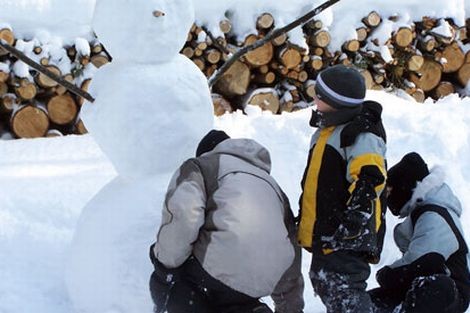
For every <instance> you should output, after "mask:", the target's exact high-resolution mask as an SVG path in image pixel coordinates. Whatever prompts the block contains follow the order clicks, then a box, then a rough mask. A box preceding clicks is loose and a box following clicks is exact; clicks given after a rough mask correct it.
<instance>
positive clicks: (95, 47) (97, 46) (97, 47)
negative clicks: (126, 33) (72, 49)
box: [91, 43, 104, 54]
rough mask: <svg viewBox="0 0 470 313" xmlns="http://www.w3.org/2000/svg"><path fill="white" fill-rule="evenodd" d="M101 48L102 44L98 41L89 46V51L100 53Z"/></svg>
mask: <svg viewBox="0 0 470 313" xmlns="http://www.w3.org/2000/svg"><path fill="white" fill-rule="evenodd" d="M103 50H104V49H103V45H102V44H100V43H98V44H95V45H93V46H92V48H91V52H92V53H93V54H100V53H101V52H103Z"/></svg>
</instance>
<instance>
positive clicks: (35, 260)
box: [0, 91, 470, 313]
mask: <svg viewBox="0 0 470 313" xmlns="http://www.w3.org/2000/svg"><path fill="white" fill-rule="evenodd" d="M368 98H370V99H375V100H379V101H380V102H381V103H382V104H383V105H384V123H385V126H386V128H387V130H388V162H389V164H390V165H393V164H394V163H395V162H398V161H399V160H400V159H401V157H402V156H403V155H404V154H405V153H407V152H409V151H418V152H419V153H421V154H422V155H423V157H424V158H425V160H426V161H427V162H428V164H429V165H430V166H434V165H438V164H440V165H443V166H444V168H445V169H446V170H447V173H448V175H447V176H448V178H449V183H450V185H451V187H452V188H453V189H454V191H455V192H456V194H457V195H458V196H459V197H460V199H461V201H462V203H463V207H464V213H463V216H462V218H461V221H462V223H463V227H464V230H465V232H466V238H467V240H469V239H470V237H469V234H470V211H469V208H470V194H468V188H469V187H470V178H469V177H470V158H469V155H470V129H469V128H470V126H469V125H470V99H469V98H464V99H460V98H458V97H457V96H456V95H452V96H449V97H446V98H444V99H442V100H440V101H439V102H437V103H432V102H427V103H425V104H418V103H416V102H414V101H411V100H408V99H402V98H399V97H397V96H394V95H392V94H387V93H385V92H374V91H369V92H368ZM247 112H248V115H244V114H242V113H241V112H240V111H237V112H235V113H233V114H226V115H224V116H222V117H220V118H217V119H216V121H215V126H216V127H217V128H220V129H224V130H225V131H226V132H227V133H228V134H229V135H231V136H232V137H248V138H254V139H256V140H258V141H259V142H260V143H261V144H263V145H264V146H266V147H267V148H268V149H269V151H270V152H271V156H272V162H273V175H274V177H275V178H276V179H277V180H278V182H279V183H280V185H281V186H282V187H283V189H284V190H285V191H286V193H287V195H288V196H289V198H290V201H291V204H292V206H293V208H294V210H297V206H296V203H297V199H298V196H299V194H300V179H301V176H302V173H303V170H304V166H305V162H306V158H307V149H308V145H309V142H310V135H311V133H312V131H313V129H312V128H310V127H309V126H308V120H309V117H310V110H309V109H306V110H302V111H299V112H295V113H291V114H283V115H280V116H277V115H272V114H270V113H267V112H262V111H260V110H259V109H258V108H256V107H249V108H248V109H247ZM173 130H174V131H175V132H176V133H178V127H177V126H176V125H175V126H174V127H173ZM167 139H168V141H171V140H172V139H171V138H170V137H168V138H167ZM196 145H197V143H195V142H194V143H193V144H192V147H191V148H192V151H190V152H189V151H188V154H187V155H186V157H191V156H192V155H193V153H194V150H195V149H196ZM170 174H171V173H168V172H165V173H161V175H159V176H158V177H157V178H156V179H155V181H153V182H152V184H147V183H146V182H145V181H143V182H142V184H140V185H135V186H134V187H133V188H122V189H119V190H120V192H118V193H116V192H115V191H116V189H114V187H115V186H116V181H113V183H111V184H109V185H107V183H108V182H109V181H111V180H113V179H116V177H117V176H116V175H117V173H116V172H115V170H114V169H113V166H112V165H111V163H110V162H109V160H108V159H107V158H106V157H105V156H104V154H103V153H102V152H101V151H100V150H99V148H98V146H97V145H96V144H95V142H94V140H93V139H92V138H91V136H89V135H86V136H81V137H77V136H68V137H61V138H53V139H38V140H16V141H3V142H1V143H0V185H1V186H2V188H0V225H1V226H0V229H1V230H0V259H1V260H2V262H3V263H2V268H7V269H8V270H7V271H0V312H8V313H17V312H18V313H19V312H33V310H34V312H38V313H43V312H44V313H46V312H48V313H75V312H76V313H79V312H80V311H77V310H76V309H73V308H72V303H71V300H70V298H69V297H68V296H67V293H66V292H65V289H64V288H65V286H69V288H73V287H74V285H70V282H68V283H67V285H66V284H65V282H64V276H65V274H64V272H65V267H66V266H69V267H70V265H71V264H72V263H73V262H79V261H80V260H81V261H84V263H82V264H86V262H85V261H86V260H87V259H90V257H94V258H97V257H101V258H102V260H103V263H100V264H99V266H96V267H95V268H91V269H90V271H92V272H93V273H95V274H96V275H97V277H98V278H100V279H101V278H103V277H105V275H107V273H109V272H110V271H111V270H110V269H108V268H107V267H106V266H104V265H105V264H112V265H116V263H113V261H111V260H110V258H111V257H112V256H113V255H112V254H109V255H108V254H107V252H109V251H110V250H112V249H111V247H114V248H116V250H115V251H119V253H122V254H123V255H125V256H126V257H127V258H128V263H127V264H128V265H127V267H126V266H124V264H123V263H119V264H117V266H121V270H122V275H123V276H124V277H121V278H119V279H124V280H125V279H126V278H127V279H128V277H129V276H125V275H135V276H136V277H138V279H140V280H145V281H144V282H142V284H144V283H146V279H147V278H148V276H147V274H148V273H149V271H150V267H149V266H150V265H149V263H138V262H137V261H139V260H137V261H136V259H135V258H136V254H139V253H141V256H142V259H141V260H146V262H148V261H147V252H148V251H147V248H148V244H150V243H151V241H152V240H154V236H155V232H156V229H157V227H158V223H159V214H160V208H161V201H162V197H163V192H164V190H165V189H166V185H167V183H168V180H169V176H170ZM104 186H106V187H105V189H103V191H102V192H103V193H104V192H106V193H113V194H117V197H116V200H115V201H114V202H111V203H102V204H103V206H101V207H100V208H98V211H99V214H100V216H101V217H102V218H103V219H106V221H107V222H106V223H105V224H98V225H97V224H88V223H87V222H86V220H87V219H90V214H91V213H90V211H89V210H88V209H87V208H85V209H82V208H83V207H84V206H85V204H86V203H87V202H88V201H89V200H90V199H91V198H92V197H93V196H94V195H96V194H97V193H98V192H99V191H100V190H101V188H103V187H104ZM124 186H125V183H124ZM128 186H129V185H128ZM139 187H142V188H144V189H143V190H144V191H143V192H142V193H141V194H142V195H144V196H142V197H141V198H139V199H137V200H135V201H133V202H132V209H130V208H129V206H127V204H128V202H129V201H130V200H129V199H131V198H134V196H135V193H137V192H138V191H137V190H138V188H139ZM150 190H151V191H153V193H154V196H153V197H152V199H148V198H147V197H146V196H145V195H148V194H149V193H150ZM121 193H122V194H121ZM89 205H91V204H89ZM86 211H88V214H82V215H81V212H83V213H85V212H86ZM136 216H139V217H142V218H144V219H145V218H148V220H147V221H144V220H142V219H140V218H139V219H136V218H135V217H136ZM396 222H397V219H396V218H395V217H393V216H391V215H388V216H387V226H388V229H387V235H386V243H385V249H384V252H383V256H382V261H381V263H380V264H379V265H378V266H374V268H373V274H372V275H371V279H370V281H369V283H370V287H373V286H375V282H374V280H373V277H374V273H375V271H376V270H377V268H378V267H380V266H382V265H384V264H388V263H391V262H393V261H394V260H395V259H396V258H397V257H398V256H399V252H398V250H397V248H396V247H395V246H394V243H393V238H392V233H391V230H392V228H393V225H394V224H395V223H396ZM77 224H78V225H80V224H82V225H83V224H88V227H89V228H88V231H87V232H81V234H82V235H83V236H85V235H86V234H87V233H89V236H90V237H91V238H89V240H93V242H94V244H92V245H90V246H89V247H87V251H88V253H87V254H82V255H78V256H77V255H75V254H73V253H72V254H71V253H70V251H71V250H73V249H71V247H70V246H69V245H70V244H71V241H72V237H73V235H74V231H75V230H76V229H77ZM142 225H146V226H145V227H146V228H141V227H140V226H142ZM151 228H152V229H151ZM149 232H150V233H151V235H149V236H147V237H145V236H143V234H147V233H149ZM122 234H126V236H117V237H115V238H119V240H117V241H110V239H111V238H113V237H114V236H115V235H122ZM135 237H137V238H139V237H141V238H145V240H143V241H141V242H137V243H138V245H136V246H135V247H134V246H129V242H133V239H132V238H135ZM86 240H87V238H81V239H79V240H77V241H76V242H75V243H76V244H77V245H80V241H86ZM79 258H81V259H79ZM133 262H137V263H133ZM139 262H140V261H139ZM309 263H310V255H309V254H308V253H305V254H304V260H303V271H304V274H305V279H306V286H307V288H306V291H305V298H306V302H307V307H306V310H305V312H306V313H320V312H323V311H324V309H323V306H322V304H321V303H320V300H319V298H318V297H314V295H313V291H312V289H311V287H310V282H309V280H308V268H309ZM131 264H132V265H131ZM136 264H137V265H136ZM87 266H91V265H87ZM79 274H80V272H78V273H76V275H79ZM82 274H83V272H82ZM87 277H89V276H88V275H82V280H80V281H78V283H86V282H83V280H86V279H87ZM105 278H106V277H105ZM110 279H111V281H113V280H112V279H113V278H112V277H111V278H110ZM114 280H117V278H114ZM38 281H40V283H38ZM96 284H97V287H98V288H101V287H103V286H102V285H100V284H99V283H96ZM110 287H111V288H110V291H113V290H115V289H116V287H115V285H113V284H111V286H110ZM93 290H94V289H93V288H89V289H85V290H81V292H82V293H84V294H85V296H86V295H87V294H90V293H92V292H93ZM133 290H134V291H133V293H132V295H133V296H135V297H136V299H139V300H140V299H143V298H144V297H145V293H146V290H140V289H139V290H135V288H134V289H133ZM99 291H100V290H99V289H98V290H97V291H96V292H97V293H99ZM118 294H119V293H118ZM116 298H118V296H116ZM125 298H126V299H128V297H125ZM24 299H28V301H25V300H24ZM125 305H128V304H123V306H125ZM146 305H148V298H147V300H143V302H142V304H139V305H138V306H136V307H135V308H136V310H135V312H137V311H139V310H141V309H142V308H143V307H145V306H146ZM95 312H97V313H105V312H103V311H100V310H96V311H95ZM115 312H119V310H117V309H116V311H115ZM126 312H129V313H132V312H134V311H132V310H129V311H126ZM139 312H143V311H139Z"/></svg>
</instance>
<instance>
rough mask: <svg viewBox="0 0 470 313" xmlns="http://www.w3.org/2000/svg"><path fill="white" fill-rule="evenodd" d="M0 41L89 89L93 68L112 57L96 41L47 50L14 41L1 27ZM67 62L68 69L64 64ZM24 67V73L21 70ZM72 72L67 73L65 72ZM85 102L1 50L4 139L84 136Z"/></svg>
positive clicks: (0, 100) (0, 125)
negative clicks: (81, 116)
mask: <svg viewBox="0 0 470 313" xmlns="http://www.w3.org/2000/svg"><path fill="white" fill-rule="evenodd" d="M0 39H3V40H5V41H6V42H7V43H8V44H10V45H12V46H14V47H16V48H17V49H19V50H23V52H25V49H23V48H24V47H30V48H29V50H27V51H26V52H25V53H26V54H27V55H28V56H29V57H30V58H32V59H33V60H35V61H36V62H38V63H40V64H41V65H43V66H44V67H46V68H47V69H49V70H50V71H52V72H53V73H54V74H56V75H58V76H60V77H62V78H63V79H65V80H67V81H69V82H71V83H73V84H75V85H76V86H78V87H79V88H82V89H83V90H87V88H88V85H89V83H90V79H87V77H86V75H85V74H84V72H85V70H86V69H87V67H89V66H92V65H93V66H94V67H97V68H99V67H101V66H102V65H104V64H106V63H108V62H110V60H111V57H110V56H109V55H108V53H107V52H106V51H105V49H104V47H103V46H102V45H101V44H99V42H97V41H96V40H95V41H94V42H90V43H89V42H87V41H86V40H84V39H83V40H81V41H80V42H76V43H75V44H74V45H71V46H66V47H63V50H62V51H61V52H62V54H61V57H57V55H60V54H58V52H57V51H55V52H54V53H50V52H48V50H47V49H48V47H47V46H41V44H38V41H37V40H31V41H25V40H20V39H16V38H15V36H14V33H13V31H12V30H11V29H8V28H4V29H0ZM64 64H66V65H67V66H63V65H64ZM19 68H23V69H24V70H18V69H19ZM61 68H63V69H68V70H67V71H64V70H61ZM83 102H84V101H83V99H81V98H79V97H77V96H75V95H73V94H71V93H70V92H68V91H67V90H66V89H65V88H64V87H62V86H60V85H58V84H57V83H56V82H55V81H53V80H51V79H50V78H48V77H47V76H45V75H43V74H41V73H39V72H36V71H35V70H34V69H32V68H29V67H28V66H27V65H26V64H24V63H22V62H20V61H18V60H17V59H16V58H15V57H12V56H11V55H9V54H8V53H7V52H6V51H4V50H3V49H1V48H0V137H3V138H10V137H14V138H37V137H52V136H59V135H67V134H84V133H86V132H87V131H86V129H85V127H84V126H83V123H82V122H81V121H80V119H79V111H80V106H81V105H82V104H83Z"/></svg>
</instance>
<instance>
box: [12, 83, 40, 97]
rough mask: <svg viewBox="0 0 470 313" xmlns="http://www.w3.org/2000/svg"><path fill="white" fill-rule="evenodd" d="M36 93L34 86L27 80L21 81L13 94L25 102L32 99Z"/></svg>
mask: <svg viewBox="0 0 470 313" xmlns="http://www.w3.org/2000/svg"><path fill="white" fill-rule="evenodd" d="M37 92H38V90H37V88H36V84H34V83H32V82H30V81H29V80H28V79H21V80H20V83H19V86H18V87H15V93H16V94H17V95H18V97H20V98H21V99H23V100H25V101H29V100H32V99H34V97H36V94H37Z"/></svg>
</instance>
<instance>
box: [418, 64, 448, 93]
mask: <svg viewBox="0 0 470 313" xmlns="http://www.w3.org/2000/svg"><path fill="white" fill-rule="evenodd" d="M416 73H417V74H415V73H410V79H411V81H412V82H413V83H414V84H415V85H416V87H418V88H420V89H422V90H423V91H424V92H428V91H431V90H433V89H434V88H436V87H437V85H438V84H439V82H440V81H441V76H442V66H441V65H440V64H439V63H437V62H435V61H433V60H430V59H425V60H424V64H423V66H422V67H421V69H420V70H419V71H417V72H416Z"/></svg>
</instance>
